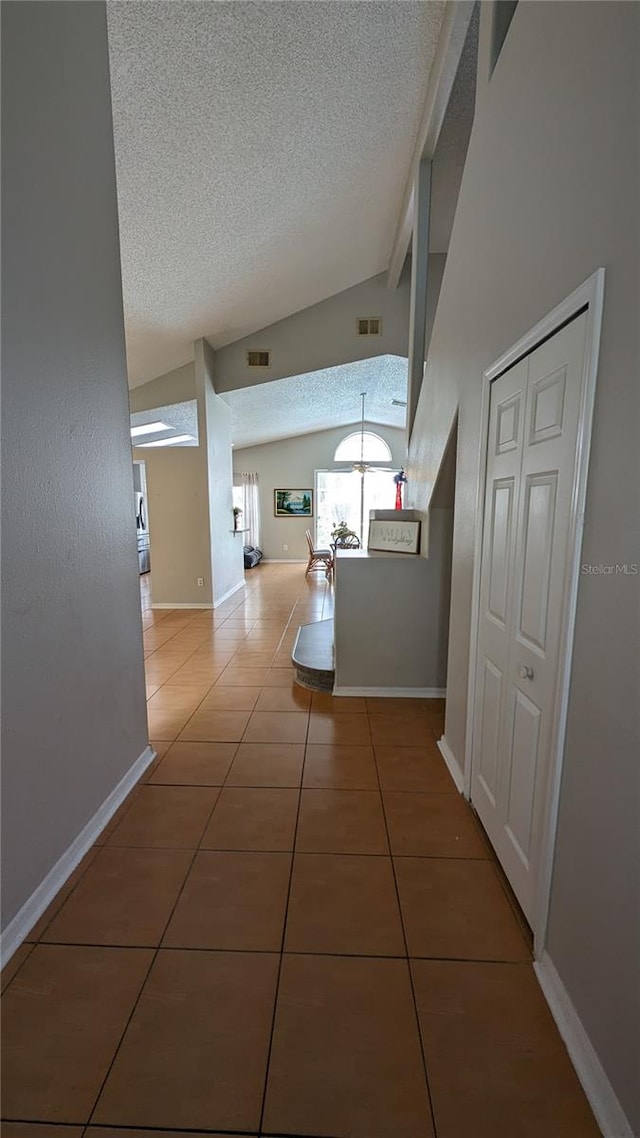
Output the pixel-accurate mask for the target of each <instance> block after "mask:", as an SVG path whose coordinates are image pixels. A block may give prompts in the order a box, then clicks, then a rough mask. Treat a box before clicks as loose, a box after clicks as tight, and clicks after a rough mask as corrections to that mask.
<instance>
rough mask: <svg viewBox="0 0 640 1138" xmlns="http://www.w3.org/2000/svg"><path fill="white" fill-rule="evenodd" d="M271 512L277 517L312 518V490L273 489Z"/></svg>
mask: <svg viewBox="0 0 640 1138" xmlns="http://www.w3.org/2000/svg"><path fill="white" fill-rule="evenodd" d="M273 512H274V514H275V516H276V517H277V518H312V517H313V490H274V491H273Z"/></svg>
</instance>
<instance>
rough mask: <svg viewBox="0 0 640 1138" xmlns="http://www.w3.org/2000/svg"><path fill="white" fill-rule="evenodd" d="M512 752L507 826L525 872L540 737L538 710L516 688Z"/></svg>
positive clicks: (512, 719) (512, 724)
mask: <svg viewBox="0 0 640 1138" xmlns="http://www.w3.org/2000/svg"><path fill="white" fill-rule="evenodd" d="M513 696H514V698H513V699H512V704H511V707H512V710H511V729H510V731H509V738H510V742H511V751H510V754H509V759H508V767H509V775H510V778H509V787H508V793H507V802H506V817H505V821H506V826H507V830H508V832H509V834H510V836H511V840H512V842H513V844H514V847H515V850H516V853H517V854H518V855H519V857H520V859H521V861H522V863H523V866H524V867H525V869H528V867H529V861H530V856H531V822H532V810H533V793H534V780H535V771H536V762H537V755H538V743H539V735H540V708H539V707H536V705H535V703H533V702H532V701H531V700H530V699H529V698H528V697H527V696H526V695H524V694H523V693H522V692H521V691H518V689H517V688H514V690H513Z"/></svg>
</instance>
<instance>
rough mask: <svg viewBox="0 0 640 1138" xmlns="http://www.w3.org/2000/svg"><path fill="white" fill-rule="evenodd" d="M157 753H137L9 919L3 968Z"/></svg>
mask: <svg viewBox="0 0 640 1138" xmlns="http://www.w3.org/2000/svg"><path fill="white" fill-rule="evenodd" d="M155 757H156V753H155V751H154V750H153V748H152V747H151V746H149V745H147V746H146V747H145V749H144V751H143V752H142V754H141V755H139V756H138V758H137V759H136V761H135V762H134V763H133V765H132V766H130V767H129V770H128V771H127V772H126V774H125V775H123V777H122V778H121V779H120V782H119V783H118V784H117V786H116V787H114V789H113V790H112V791H111V793H110V794H109V795H108V796H107V798H105V800H104V802H103V803H102V806H99V807H98V809H97V810H96V812H95V814H94V815H93V817H92V818H90V819H89V821H88V822H87V824H86V826H85V827H84V829H82V830H81V831H80V833H79V834H78V836H77V838H75V839H74V841H73V842H72V843H71V845H70V846H69V847H68V849H67V850H65V852H64V853H63V855H62V857H61V858H58V861H57V862H56V863H55V865H54V866H53V868H52V869H50V870H49V872H48V874H47V875H46V877H45V878H44V879H43V880H42V881H41V882H40V884H39V885H38V886H37V888H36V889H34V891H33V893H32V894H31V896H30V897H28V898H27V900H26V901H25V903H24V905H23V906H22V908H21V909H19V910H18V912H17V913H16V915H15V917H14V918H13V920H12V921H10V922H9V924H8V925H7V927H6V929H5V930H4V932H3V933H2V936H1V937H0V966H1V967H2V968H4V966H5V964H6V963H7V961H8V960H10V959H11V957H12V956H13V954H14V952H15V951H16V949H18V948H19V947H20V945H21V944H22V942H23V940H24V939H25V937H26V936H27V935H28V934H29V932H30V931H31V929H32V928H33V926H34V925H35V923H36V921H38V920H40V917H41V916H42V914H43V913H44V911H45V909H46V908H47V907H48V906H49V905H50V904H51V902H52V901H53V899H54V897H55V896H56V894H57V893H59V892H60V890H61V889H62V886H63V885H64V883H65V881H66V880H67V878H69V877H70V876H71V874H72V873H73V871H74V869H75V868H76V866H77V865H79V863H80V862H81V861H82V859H83V857H84V855H85V854H86V853H87V851H88V850H89V849H91V846H92V845H93V844H94V843H95V841H96V838H98V837H99V836H100V834H101V833H102V831H103V830H104V828H105V826H106V825H107V823H108V822H109V821H110V820H111V818H112V817H113V815H114V814H115V812H116V810H117V809H118V808H119V807H120V806H121V805H122V803H123V802H124V800H125V798H126V797H127V795H128V793H129V791H130V790H132V789H133V787H134V786H135V784H136V783H137V782H138V780H139V779H140V778H141V777H142V775H143V774H144V772H145V771H146V769H147V767H148V766H149V765H150V763H152V762H153V760H154V759H155Z"/></svg>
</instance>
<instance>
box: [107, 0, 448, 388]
mask: <svg viewBox="0 0 640 1138" xmlns="http://www.w3.org/2000/svg"><path fill="white" fill-rule="evenodd" d="M443 9H444V4H443V3H441V2H440V0H429V2H426V3H425V2H414V0H388V2H382V3H379V2H373V3H361V2H357V0H356V2H352V0H340V2H335V0H311V2H308V0H285V2H280V0H269V2H266V0H263V2H261V3H253V2H248V3H245V2H244V0H231V2H225V0H221V2H211V0H205V2H200V0H197V2H191V0H181V2H180V3H172V2H170V3H164V2H163V0H154V2H153V3H131V2H129V0H124V2H121V0H112V2H110V3H109V4H108V23H109V41H110V56H111V71H112V91H113V114H114V135H115V148H116V169H117V179H118V201H119V213H120V230H121V246H122V272H123V289H124V306H125V325H126V337H127V356H128V366H129V379H130V383H131V385H132V386H134V385H137V384H139V383H143V382H145V381H147V380H149V379H151V378H153V377H154V376H156V375H160V374H163V373H165V372H167V371H169V370H171V369H172V368H175V367H178V366H180V365H181V364H183V363H185V362H186V361H187V360H189V359H190V358H192V343H193V340H194V339H196V338H198V337H200V336H203V335H206V336H207V337H208V338H209V339H210V341H211V343H212V344H213V345H214V346H215V347H219V346H221V345H223V344H225V343H230V342H232V341H234V340H236V339H238V338H240V337H241V336H244V335H248V334H249V333H251V332H253V331H255V330H256V329H258V328H262V327H265V326H266V325H268V324H271V323H273V322H274V321H275V320H279V319H281V318H283V317H284V316H287V315H289V314H290V313H292V312H295V311H298V310H300V309H301V308H304V307H306V306H308V305H311V304H314V303H316V302H317V301H319V300H323V299H325V298H326V297H328V296H331V295H333V294H334V293H336V292H339V291H341V290H342V289H345V288H348V287H350V286H351V285H353V284H356V283H358V282H359V281H362V280H364V279H366V278H368V277H371V276H373V275H375V274H376V273H379V272H381V271H383V270H384V269H385V268H386V265H387V261H388V257H389V252H390V248H391V243H392V240H393V234H394V228H395V225H396V220H397V216H398V210H399V207H400V202H401V198H402V191H403V188H404V184H405V180H406V177H407V173H408V169H409V164H410V159H411V154H412V148H413V145H414V142H415V137H416V132H417V127H418V121H419V117H420V112H421V109H422V105H423V101H424V97H425V92H426V88H427V83H428V79H429V70H430V67H431V64H432V61H433V56H434V51H435V47H436V42H437V38H438V33H439V29H440V25H441V21H442V15H443Z"/></svg>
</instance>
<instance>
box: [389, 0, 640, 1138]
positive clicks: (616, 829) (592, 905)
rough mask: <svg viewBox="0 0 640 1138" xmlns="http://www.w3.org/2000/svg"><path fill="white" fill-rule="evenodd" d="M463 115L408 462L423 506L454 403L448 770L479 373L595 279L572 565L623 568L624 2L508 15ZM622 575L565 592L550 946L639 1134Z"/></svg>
mask: <svg viewBox="0 0 640 1138" xmlns="http://www.w3.org/2000/svg"><path fill="white" fill-rule="evenodd" d="M489 11H490V9H489V8H488V7H486V8H484V10H483V15H482V27H481V46H480V62H479V85H478V100H477V107H476V119H475V123H474V127H473V131H472V136H471V143H470V148H469V152H468V155H467V161H466V165H465V170H464V176H463V180H462V187H461V191H460V197H459V202H458V210H457V214H456V219H455V223H454V227H453V233H452V239H451V244H450V247H449V252H448V256H447V263H446V268H445V273H444V278H443V282H442V288H441V292H440V298H439V304H438V309H437V313H436V318H435V323H434V327H433V333H432V338H431V346H430V352H429V359H428V365H427V373H426V378H425V381H424V385H423V390H422V393H421V398H420V402H419V406H418V412H417V416H416V420H415V428H414V432H413V438H412V443H411V448H410V462H409V467H408V474H409V483H408V488H409V505H414V506H416V507H418V508H425V506H426V504H427V503H428V501H429V497H430V494H431V490H432V487H433V483H434V481H435V477H436V474H437V471H438V467H439V464H440V461H441V457H442V454H443V451H444V448H445V444H446V439H447V435H448V433H449V430H450V426H451V423H452V421H453V417H454V414H455V411H456V408H457V407H458V405H459V408H460V420H459V446H458V471H457V485H456V515H455V535H454V553H453V595H452V620H451V629H450V642H449V677H448V678H449V683H448V700H447V722H446V738H447V741H448V744H449V747H450V749H451V751H452V752H453V754H454V755H455V756H456V758H457V760H458V762H459V763H460V764H461V765H462V763H463V761H464V746H465V723H466V692H467V671H468V660H469V629H470V615H471V578H472V570H473V564H472V561H473V542H474V532H475V525H476V516H475V503H476V488H477V487H476V482H477V469H478V452H479V446H480V438H479V422H480V414H479V412H480V391H481V379H482V373H483V370H484V369H485V368H487V367H488V366H489V365H490V364H491V363H492V362H493V361H494V360H495V359H497V358H498V356H499V355H500V354H501V353H502V352H503V351H505V350H506V349H507V348H508V347H509V346H510V345H511V344H512V343H514V342H515V341H516V340H517V339H518V338H519V337H520V336H521V335H522V334H523V333H524V332H526V330H527V329H528V328H530V327H531V326H533V325H534V324H535V323H536V322H537V321H538V320H539V319H540V318H541V317H542V316H544V315H545V313H547V312H548V311H549V310H550V309H552V308H553V307H554V306H555V305H556V304H558V302H559V301H560V300H561V299H562V298H563V297H565V296H566V295H568V294H569V293H570V292H571V291H572V290H573V289H574V288H575V287H576V286H577V285H579V284H580V283H581V282H582V281H584V280H585V279H586V278H587V277H588V276H589V275H590V274H591V273H593V272H594V270H595V269H596V268H598V267H599V266H601V265H603V266H605V268H606V272H607V279H606V285H605V311H604V324H603V336H602V346H601V353H600V368H599V375H598V386H597V396H596V412H595V425H594V432H593V442H592V453H591V467H590V474H589V485H588V497H587V508H586V520H585V534H584V544H583V554H582V561H583V563H584V562H592V563H594V564H598V563H600V562H603V563H616V562H618V563H623V562H634V561H635V562H636V563H640V550H639V549H638V545H637V528H636V522H637V487H638V477H637V472H638V454H639V450H640V448H639V447H638V415H637V409H638V354H639V353H638V346H639V345H638V311H639V309H640V304H639V299H640V298H639V295H638V277H639V273H638V265H639V247H640V242H639V234H638V201H639V200H640V193H639V187H638V168H639V162H638V58H639V51H638V38H639V37H638V21H639V17H640V8H639V7H638V5H636V4H625V3H621V4H619V3H615V2H611V3H598V2H594V3H588V4H586V3H585V4H580V5H575V4H557V3H536V4H532V3H529V4H519V5H518V7H517V9H516V12H515V15H514V18H513V22H512V24H511V27H510V29H509V32H508V35H507V37H506V40H505V44H504V47H503V50H502V54H501V56H500V58H499V60H498V63H497V66H496V68H495V71H494V73H493V77H492V79H491V81H490V82H487V78H486V76H487V50H488V38H489V29H488V27H487V16H488V14H489ZM638 656H639V653H638V578H637V577H635V578H634V577H615V578H610V577H603V576H600V577H598V576H584V577H583V578H582V579H581V582H580V592H579V600H578V613H577V626H576V637H575V650H574V662H573V670H572V677H571V698H570V708H569V723H568V731H567V745H566V754H565V762H564V772H563V781H562V792H561V802H560V817H559V830H558V842H557V850H556V859H555V868H554V879H553V895H552V902H551V919H550V929H549V941H548V947H549V950H550V953H551V956H552V959H553V961H554V964H555V966H556V969H557V970H558V972H559V974H560V977H561V980H562V982H563V983H564V985H565V987H566V989H567V991H568V993H569V996H570V998H571V1000H572V1001H573V1003H574V1006H575V1008H576V1009H577V1011H578V1014H579V1016H580V1017H581V1019H582V1022H583V1024H584V1026H585V1028H586V1030H587V1032H588V1034H589V1037H590V1039H591V1042H592V1043H593V1045H594V1047H595V1049H596V1051H597V1053H598V1055H599V1057H600V1060H601V1062H602V1064H603V1066H604V1068H605V1071H606V1073H607V1075H608V1077H609V1079H610V1081H611V1083H612V1085H613V1087H614V1090H615V1092H616V1094H617V1096H618V1098H619V1100H620V1102H621V1103H622V1105H623V1107H624V1109H625V1110H626V1112H627V1115H628V1118H629V1122H630V1124H631V1127H632V1129H633V1130H635V1131H636V1132H639V1131H640V1098H639V1089H640V1081H639V1080H638V1071H637V1056H638V1054H640V1040H639V1038H638V1033H639V1030H640V982H639V979H638V960H640V944H639V943H638V929H639V927H640V922H639V920H638V915H639V914H638V899H639V891H638V819H639V816H640V811H639V803H638V791H639V788H640V778H639V775H638V762H637V756H638V751H637V746H638V744H637V739H638V712H637V707H638Z"/></svg>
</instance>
